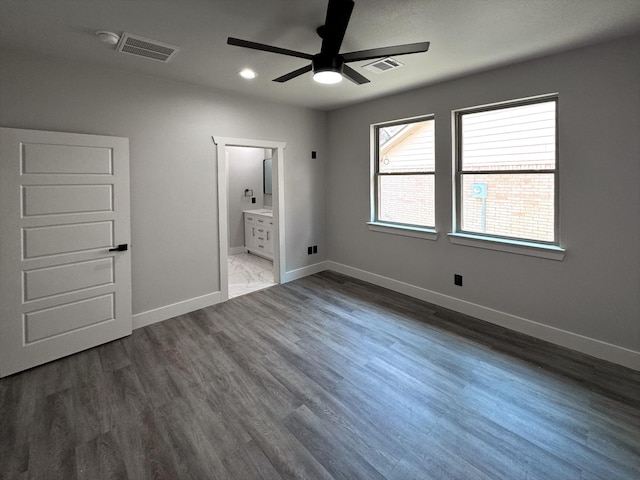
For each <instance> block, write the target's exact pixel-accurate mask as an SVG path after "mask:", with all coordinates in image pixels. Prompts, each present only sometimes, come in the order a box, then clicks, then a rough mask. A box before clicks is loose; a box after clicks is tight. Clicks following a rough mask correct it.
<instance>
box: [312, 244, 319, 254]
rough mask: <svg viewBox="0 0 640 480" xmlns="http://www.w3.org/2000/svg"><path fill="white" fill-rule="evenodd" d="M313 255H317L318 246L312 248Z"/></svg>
mask: <svg viewBox="0 0 640 480" xmlns="http://www.w3.org/2000/svg"><path fill="white" fill-rule="evenodd" d="M313 253H318V245H314V246H313Z"/></svg>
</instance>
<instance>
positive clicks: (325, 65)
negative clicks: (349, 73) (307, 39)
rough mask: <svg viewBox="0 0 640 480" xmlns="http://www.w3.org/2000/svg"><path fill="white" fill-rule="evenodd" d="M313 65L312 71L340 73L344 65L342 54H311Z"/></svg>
mask: <svg viewBox="0 0 640 480" xmlns="http://www.w3.org/2000/svg"><path fill="white" fill-rule="evenodd" d="M311 63H312V65H313V71H314V73H316V72H325V71H332V72H340V73H342V67H343V66H344V58H343V57H342V55H328V54H326V53H318V54H317V55H314V56H313V59H312V60H311Z"/></svg>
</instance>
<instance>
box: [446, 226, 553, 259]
mask: <svg viewBox="0 0 640 480" xmlns="http://www.w3.org/2000/svg"><path fill="white" fill-rule="evenodd" d="M448 235H449V241H450V242H451V243H453V244H455V245H465V246H467V247H477V248H486V249H489V250H498V251H500V252H508V253H515V254H518V255H528V256H531V257H540V258H548V259H550V260H558V261H562V260H564V256H565V254H566V250H565V249H564V248H560V247H556V246H555V245H544V244H540V243H532V242H519V241H517V240H506V239H502V238H489V237H481V236H479V235H470V234H468V233H449V234H448Z"/></svg>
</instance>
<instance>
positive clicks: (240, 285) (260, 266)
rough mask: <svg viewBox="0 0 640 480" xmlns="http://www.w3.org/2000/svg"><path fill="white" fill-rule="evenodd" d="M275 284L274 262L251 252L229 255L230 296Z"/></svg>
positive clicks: (237, 295)
mask: <svg viewBox="0 0 640 480" xmlns="http://www.w3.org/2000/svg"><path fill="white" fill-rule="evenodd" d="M273 285H275V283H274V281H273V262H272V261H271V260H267V259H266V258H262V257H259V256H257V255H253V254H251V253H238V254H236V255H229V298H234V297H239V296H240V295H245V294H247V293H251V292H255V291H256V290H262V289H263V288H267V287H271V286H273Z"/></svg>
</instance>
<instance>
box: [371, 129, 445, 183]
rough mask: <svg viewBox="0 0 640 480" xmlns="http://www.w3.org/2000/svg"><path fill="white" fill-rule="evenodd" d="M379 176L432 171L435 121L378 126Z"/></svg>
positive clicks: (433, 164) (433, 166) (433, 165)
mask: <svg viewBox="0 0 640 480" xmlns="http://www.w3.org/2000/svg"><path fill="white" fill-rule="evenodd" d="M378 142H379V145H378V159H379V162H380V165H379V167H378V169H379V170H378V171H379V172H380V173H405V172H433V171H434V169H435V149H434V121H433V119H432V120H424V121H421V122H412V123H405V124H402V125H392V126H388V127H378Z"/></svg>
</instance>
